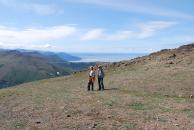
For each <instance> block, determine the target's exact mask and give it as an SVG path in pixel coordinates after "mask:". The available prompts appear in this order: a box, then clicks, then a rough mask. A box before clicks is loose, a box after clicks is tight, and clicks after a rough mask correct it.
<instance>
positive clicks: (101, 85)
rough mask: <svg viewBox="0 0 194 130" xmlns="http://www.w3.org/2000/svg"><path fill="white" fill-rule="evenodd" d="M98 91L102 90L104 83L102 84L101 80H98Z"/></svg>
mask: <svg viewBox="0 0 194 130" xmlns="http://www.w3.org/2000/svg"><path fill="white" fill-rule="evenodd" d="M98 86H99V89H98V90H104V83H103V78H98Z"/></svg>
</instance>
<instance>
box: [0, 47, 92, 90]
mask: <svg viewBox="0 0 194 130" xmlns="http://www.w3.org/2000/svg"><path fill="white" fill-rule="evenodd" d="M91 64H92V63H77V64H76V63H70V62H67V61H64V60H63V59H61V58H60V57H59V56H58V55H55V54H54V53H52V54H51V53H48V54H46V55H43V54H42V53H39V52H34V51H32V52H21V51H18V50H11V51H10V50H4V51H0V88H3V87H9V86H14V85H17V84H21V83H25V82H30V81H35V80H40V79H47V78H53V77H56V76H64V75H69V74H71V73H72V72H74V71H79V70H82V69H86V68H88V66H90V65H91ZM57 72H59V75H57Z"/></svg>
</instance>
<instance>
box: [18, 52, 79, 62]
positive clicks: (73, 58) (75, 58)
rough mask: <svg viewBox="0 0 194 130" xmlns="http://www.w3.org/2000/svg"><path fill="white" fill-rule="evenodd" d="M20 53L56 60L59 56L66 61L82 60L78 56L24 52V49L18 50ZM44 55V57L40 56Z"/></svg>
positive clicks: (59, 53)
mask: <svg viewBox="0 0 194 130" xmlns="http://www.w3.org/2000/svg"><path fill="white" fill-rule="evenodd" d="M17 50H18V51H20V52H23V53H24V52H25V53H26V52H27V54H30V53H31V55H34V56H45V57H53V58H55V57H56V56H58V57H59V58H60V59H62V60H64V61H78V60H81V58H80V57H78V56H73V55H70V54H67V53H64V52H49V51H34V50H24V49H17ZM40 54H42V55H40Z"/></svg>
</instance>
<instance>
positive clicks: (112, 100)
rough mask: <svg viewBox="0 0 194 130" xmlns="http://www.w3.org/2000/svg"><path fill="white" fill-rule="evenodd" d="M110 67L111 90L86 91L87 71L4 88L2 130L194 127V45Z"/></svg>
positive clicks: (0, 100) (0, 95)
mask: <svg viewBox="0 0 194 130" xmlns="http://www.w3.org/2000/svg"><path fill="white" fill-rule="evenodd" d="M104 68H105V72H106V73H105V74H106V77H105V88H106V90H105V91H100V92H99V91H93V92H87V91H86V85H87V71H83V72H79V73H76V74H73V75H70V76H66V77H60V78H53V79H49V80H42V81H37V82H31V83H27V84H22V85H20V86H17V87H14V88H7V89H1V90H0V129H1V130H25V129H29V130H30V128H31V129H34V130H35V129H36V128H38V129H39V130H67V129H69V130H72V129H79V130H87V129H88V130H89V129H94V130H111V129H112V130H192V129H193V128H194V98H193V96H192V95H193V93H194V88H193V84H194V44H191V45H187V46H182V47H180V48H177V49H173V50H162V51H160V52H157V53H153V54H150V55H149V56H145V57H141V58H136V59H133V60H130V61H122V62H118V63H113V64H104ZM95 90H97V84H95Z"/></svg>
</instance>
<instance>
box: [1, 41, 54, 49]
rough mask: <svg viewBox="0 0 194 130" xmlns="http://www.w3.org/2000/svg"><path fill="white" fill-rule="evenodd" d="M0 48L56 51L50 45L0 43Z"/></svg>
mask: <svg viewBox="0 0 194 130" xmlns="http://www.w3.org/2000/svg"><path fill="white" fill-rule="evenodd" d="M0 48H4V49H15V48H19V49H20V48H22V49H35V50H50V49H53V50H54V49H56V48H57V47H56V46H53V45H51V44H18V43H17V44H13V43H3V42H0Z"/></svg>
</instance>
